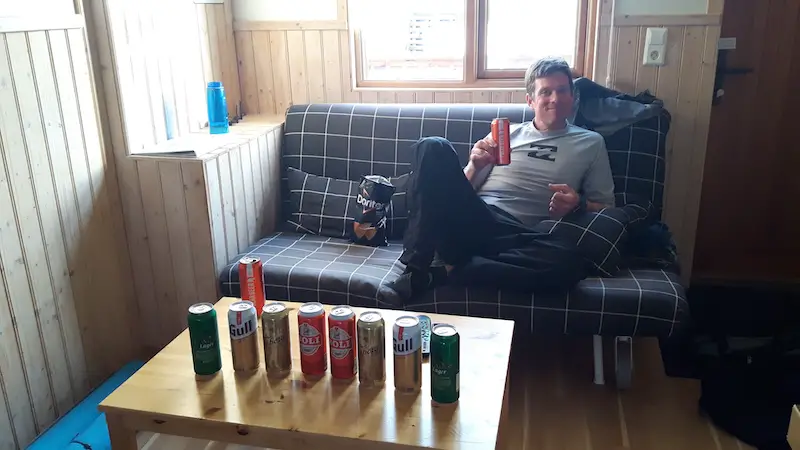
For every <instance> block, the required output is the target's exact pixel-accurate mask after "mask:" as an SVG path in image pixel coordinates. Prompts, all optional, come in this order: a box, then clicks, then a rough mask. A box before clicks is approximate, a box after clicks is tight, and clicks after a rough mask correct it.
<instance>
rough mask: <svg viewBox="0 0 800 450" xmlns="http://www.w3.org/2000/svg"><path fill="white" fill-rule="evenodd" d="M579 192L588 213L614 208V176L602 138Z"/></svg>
mask: <svg viewBox="0 0 800 450" xmlns="http://www.w3.org/2000/svg"><path fill="white" fill-rule="evenodd" d="M581 191H582V193H583V194H582V196H583V198H585V199H586V209H587V210H588V211H593V212H597V211H600V210H601V209H603V208H610V207H613V206H614V176H613V175H612V174H611V164H609V162H608V151H607V150H606V143H605V141H604V140H603V138H602V137H601V138H599V140H598V143H597V152H596V155H595V158H594V161H592V163H591V165H590V166H589V170H588V171H587V172H586V176H585V177H584V179H583V185H582V186H581Z"/></svg>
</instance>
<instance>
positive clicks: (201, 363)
mask: <svg viewBox="0 0 800 450" xmlns="http://www.w3.org/2000/svg"><path fill="white" fill-rule="evenodd" d="M188 322H189V340H190V341H191V343H192V363H193V364H194V372H195V373H196V374H197V375H213V374H215V373H217V372H219V370H220V369H222V355H221V354H220V345H219V330H218V329H217V312H216V311H215V310H214V305H212V304H211V303H196V304H194V305H192V306H190V307H189V318H188Z"/></svg>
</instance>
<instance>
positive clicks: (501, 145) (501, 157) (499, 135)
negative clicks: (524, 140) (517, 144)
mask: <svg viewBox="0 0 800 450" xmlns="http://www.w3.org/2000/svg"><path fill="white" fill-rule="evenodd" d="M492 139H494V142H495V144H497V151H496V152H495V155H494V160H495V164H497V165H498V166H507V165H509V164H511V123H510V122H509V120H508V119H506V118H505V117H498V118H497V119H494V120H492Z"/></svg>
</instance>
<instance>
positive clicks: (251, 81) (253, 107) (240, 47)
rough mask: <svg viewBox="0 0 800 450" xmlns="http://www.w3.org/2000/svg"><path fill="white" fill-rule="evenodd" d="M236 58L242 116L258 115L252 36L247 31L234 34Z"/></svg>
mask: <svg viewBox="0 0 800 450" xmlns="http://www.w3.org/2000/svg"><path fill="white" fill-rule="evenodd" d="M236 56H237V59H238V60H239V85H240V88H241V91H242V109H243V111H242V112H243V113H244V114H258V113H259V106H258V81H257V78H256V59H255V57H254V56H253V36H252V33H251V32H249V31H244V32H241V33H236Z"/></svg>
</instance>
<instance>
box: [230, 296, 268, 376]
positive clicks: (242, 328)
mask: <svg viewBox="0 0 800 450" xmlns="http://www.w3.org/2000/svg"><path fill="white" fill-rule="evenodd" d="M257 317H258V316H257V314H256V307H255V306H254V305H253V304H252V303H251V302H248V301H239V302H235V303H234V304H232V305H231V306H230V308H229V309H228V328H229V329H230V335H231V353H232V355H233V370H236V371H249V370H256V369H258V367H259V366H260V365H261V358H260V357H259V354H258V318H257Z"/></svg>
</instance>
